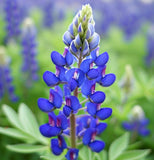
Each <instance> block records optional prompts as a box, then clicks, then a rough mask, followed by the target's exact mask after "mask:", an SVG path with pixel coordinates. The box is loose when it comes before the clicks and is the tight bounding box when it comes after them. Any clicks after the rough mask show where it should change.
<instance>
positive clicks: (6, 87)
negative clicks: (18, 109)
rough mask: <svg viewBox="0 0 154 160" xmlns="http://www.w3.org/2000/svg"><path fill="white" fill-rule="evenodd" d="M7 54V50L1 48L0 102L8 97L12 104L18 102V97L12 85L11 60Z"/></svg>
mask: <svg viewBox="0 0 154 160" xmlns="http://www.w3.org/2000/svg"><path fill="white" fill-rule="evenodd" d="M5 52H6V51H5V48H3V47H0V100H1V99H2V98H3V96H6V95H7V96H8V98H9V99H10V100H11V101H12V102H16V101H17V100H18V97H17V96H16V95H15V93H14V90H15V87H14V86H13V84H12V81H13V78H12V76H11V69H10V66H9V65H10V59H9V58H8V57H7V56H6V55H5Z"/></svg>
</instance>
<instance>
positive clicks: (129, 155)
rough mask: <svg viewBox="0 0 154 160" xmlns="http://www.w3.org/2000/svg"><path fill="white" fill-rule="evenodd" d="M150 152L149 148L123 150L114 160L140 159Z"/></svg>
mask: <svg viewBox="0 0 154 160" xmlns="http://www.w3.org/2000/svg"><path fill="white" fill-rule="evenodd" d="M149 153H150V150H149V149H144V150H133V151H125V152H124V153H122V154H121V155H120V156H119V157H118V158H117V159H116V160H141V159H142V158H144V157H146V156H147V155H148V154H149Z"/></svg>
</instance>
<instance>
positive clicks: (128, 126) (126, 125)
mask: <svg viewBox="0 0 154 160" xmlns="http://www.w3.org/2000/svg"><path fill="white" fill-rule="evenodd" d="M122 127H123V128H124V129H126V130H127V131H132V130H133V128H134V127H133V124H131V123H130V122H123V123H122Z"/></svg>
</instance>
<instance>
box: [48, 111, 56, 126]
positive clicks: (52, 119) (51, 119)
mask: <svg viewBox="0 0 154 160" xmlns="http://www.w3.org/2000/svg"><path fill="white" fill-rule="evenodd" d="M48 117H49V125H50V126H52V127H55V126H56V121H57V120H56V118H57V117H56V115H55V113H54V112H49V113H48Z"/></svg>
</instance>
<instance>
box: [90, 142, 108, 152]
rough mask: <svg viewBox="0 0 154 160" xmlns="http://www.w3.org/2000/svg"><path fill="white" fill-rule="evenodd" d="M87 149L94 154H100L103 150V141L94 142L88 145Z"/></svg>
mask: <svg viewBox="0 0 154 160" xmlns="http://www.w3.org/2000/svg"><path fill="white" fill-rule="evenodd" d="M89 147H90V148H91V150H92V151H94V152H100V151H102V150H103V149H104V147H105V143H104V142H103V141H99V140H95V141H93V142H91V143H90V144H89Z"/></svg>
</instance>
